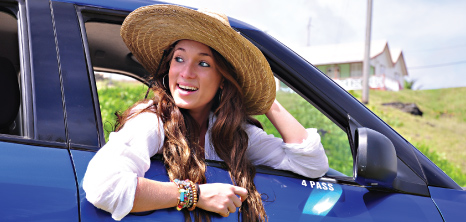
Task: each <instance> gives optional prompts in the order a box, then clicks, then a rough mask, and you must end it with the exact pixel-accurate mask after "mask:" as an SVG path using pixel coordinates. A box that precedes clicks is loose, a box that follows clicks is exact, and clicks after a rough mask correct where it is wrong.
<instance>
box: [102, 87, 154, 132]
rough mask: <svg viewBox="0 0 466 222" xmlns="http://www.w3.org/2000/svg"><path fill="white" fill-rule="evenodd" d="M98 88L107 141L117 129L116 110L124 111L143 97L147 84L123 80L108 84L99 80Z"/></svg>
mask: <svg viewBox="0 0 466 222" xmlns="http://www.w3.org/2000/svg"><path fill="white" fill-rule="evenodd" d="M99 84H100V85H99ZM97 88H98V94H99V102H100V113H101V115H102V123H103V127H104V133H105V141H108V135H109V134H110V132H113V131H114V129H115V122H116V116H115V112H124V111H125V110H126V109H128V108H129V107H130V106H132V105H133V104H134V103H136V102H137V101H139V100H141V99H143V98H144V95H145V93H146V91H147V86H144V85H141V84H131V83H121V82H115V83H113V84H112V85H111V86H107V84H105V83H102V82H99V83H98V85H97Z"/></svg>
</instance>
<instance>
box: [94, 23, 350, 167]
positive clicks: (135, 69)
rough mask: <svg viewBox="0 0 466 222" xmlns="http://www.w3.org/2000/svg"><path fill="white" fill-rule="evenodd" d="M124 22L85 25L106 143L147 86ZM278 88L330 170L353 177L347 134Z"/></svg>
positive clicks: (267, 124)
mask: <svg viewBox="0 0 466 222" xmlns="http://www.w3.org/2000/svg"><path fill="white" fill-rule="evenodd" d="M89 16H92V15H89ZM121 21H122V20H121ZM121 21H119V22H120V23H118V22H115V21H110V20H109V22H105V21H102V18H100V19H99V20H98V21H95V20H93V19H92V17H89V18H88V21H87V22H85V28H86V33H87V40H88V46H89V50H88V51H89V54H90V56H91V62H92V67H93V70H94V78H95V82H96V87H97V92H98V97H99V107H100V110H101V117H102V125H103V131H104V134H105V140H106V141H108V135H109V133H110V132H112V131H113V130H114V128H115V122H116V115H115V112H123V111H125V110H126V109H127V108H128V107H129V106H131V105H132V104H133V103H134V102H136V101H138V100H140V99H143V98H144V94H145V93H146V90H147V86H146V85H145V84H144V77H145V76H146V75H147V73H145V71H144V69H142V67H141V66H140V65H139V63H137V61H136V60H134V58H133V57H132V54H131V53H130V52H129V50H128V49H127V48H126V46H125V45H124V43H123V41H122V40H121V37H120V35H119V29H120V26H121ZM123 76H126V77H123ZM278 86H279V87H277V88H278V89H279V90H278V91H277V100H278V101H279V102H280V103H281V104H282V105H283V106H284V107H285V108H286V109H287V110H288V111H289V112H290V113H291V114H292V115H293V116H294V117H295V118H296V119H297V120H298V121H300V122H301V124H302V125H303V126H304V127H306V128H316V129H317V131H318V132H319V134H320V136H321V138H322V144H323V146H324V148H325V150H326V153H327V156H328V159H329V165H330V167H331V168H333V169H334V170H337V171H339V172H341V173H343V174H345V175H347V176H352V171H353V159H352V155H351V149H350V146H349V142H348V139H347V138H348V137H347V134H346V133H345V132H344V131H343V130H342V129H341V128H339V127H338V126H337V125H336V124H335V123H333V122H332V121H331V120H330V119H329V118H327V117H326V116H325V115H324V114H322V113H321V112H320V111H319V110H318V109H316V108H315V107H314V106H313V105H311V104H310V103H309V102H307V101H306V100H305V99H303V98H302V97H301V96H299V95H298V94H297V93H295V92H293V91H292V90H291V89H290V88H289V87H288V86H286V85H285V84H284V83H282V82H278ZM256 118H257V119H258V120H259V121H261V122H262V124H263V126H264V128H265V131H266V132H267V133H269V134H274V135H275V136H277V137H280V134H279V133H278V132H277V130H276V129H275V128H274V127H273V125H272V124H271V123H270V122H269V121H268V119H267V118H266V117H265V116H264V115H262V116H256Z"/></svg>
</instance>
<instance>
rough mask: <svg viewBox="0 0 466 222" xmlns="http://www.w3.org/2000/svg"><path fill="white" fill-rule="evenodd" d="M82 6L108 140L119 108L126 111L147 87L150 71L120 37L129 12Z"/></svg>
mask: <svg viewBox="0 0 466 222" xmlns="http://www.w3.org/2000/svg"><path fill="white" fill-rule="evenodd" d="M93 12H94V11H93V9H91V8H83V9H82V11H81V13H82V24H84V33H85V34H86V35H85V36H84V39H85V40H87V42H86V43H87V46H88V47H87V51H88V52H87V54H88V57H90V64H89V66H90V67H91V69H92V70H91V73H93V75H94V80H95V87H96V89H95V90H96V92H97V94H98V101H99V106H100V115H101V118H102V122H101V123H102V128H101V129H102V131H103V133H104V137H105V141H107V140H108V135H109V133H110V132H112V131H114V129H115V126H116V124H115V123H116V115H115V113H116V112H123V111H125V110H126V109H127V108H128V107H130V106H131V105H133V104H134V103H135V102H136V101H138V100H141V99H142V98H144V95H145V93H146V91H147V82H146V80H145V78H146V76H147V71H146V70H145V69H144V68H143V67H142V66H141V65H140V64H139V63H138V62H137V60H136V59H134V57H133V56H132V54H131V52H130V51H129V50H128V48H127V47H126V45H125V44H124V42H123V40H122V39H121V37H120V27H121V23H122V22H123V20H124V18H125V16H126V13H123V12H122V13H121V14H119V13H118V12H115V11H111V12H108V14H106V13H102V12H101V11H99V13H93Z"/></svg>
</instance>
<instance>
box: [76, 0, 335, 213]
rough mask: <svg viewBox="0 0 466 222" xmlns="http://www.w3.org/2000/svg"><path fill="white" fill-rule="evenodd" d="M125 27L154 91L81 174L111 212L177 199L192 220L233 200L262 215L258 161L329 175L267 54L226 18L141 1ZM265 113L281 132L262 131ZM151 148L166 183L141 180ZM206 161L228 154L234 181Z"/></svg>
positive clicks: (89, 192)
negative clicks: (281, 96) (212, 175)
mask: <svg viewBox="0 0 466 222" xmlns="http://www.w3.org/2000/svg"><path fill="white" fill-rule="evenodd" d="M121 35H122V38H123V40H124V41H125V43H126V44H127V46H128V48H129V49H130V50H131V52H132V53H133V54H134V56H135V57H136V58H137V59H138V61H139V62H140V63H141V64H142V65H143V66H144V67H145V68H146V69H147V70H148V71H149V72H150V73H152V77H151V81H152V82H153V87H151V90H152V92H153V97H151V99H149V100H144V101H141V102H139V103H137V104H135V105H134V106H133V107H132V108H130V109H129V110H127V111H126V112H125V113H124V114H123V115H122V116H121V118H120V125H119V129H118V130H117V132H114V133H112V134H111V135H110V139H109V142H108V143H107V144H106V145H105V146H104V147H102V148H101V149H100V150H99V152H97V154H96V155H95V156H94V158H93V159H92V160H91V162H90V163H89V166H88V169H87V172H86V175H85V177H84V182H83V183H84V184H83V187H84V190H85V191H86V197H87V199H88V200H89V201H90V202H91V203H92V204H94V205H95V206H96V207H98V208H101V209H104V210H106V211H108V212H110V213H112V217H113V218H114V219H115V220H120V219H122V218H123V217H124V216H126V215H127V214H128V213H130V212H142V211H149V210H157V209H164V208H172V207H176V208H177V209H178V210H182V211H184V212H185V216H186V218H187V219H189V218H190V214H189V211H192V210H194V217H195V220H196V221H199V220H201V219H202V218H204V219H206V218H207V219H208V218H209V215H210V214H211V213H217V214H220V215H221V216H224V217H227V216H229V214H230V213H232V212H236V211H237V210H238V208H239V210H240V212H241V214H239V215H240V216H241V217H242V219H243V221H265V220H267V217H266V213H265V210H264V207H263V204H262V200H261V197H260V194H259V193H258V192H257V190H256V188H255V186H254V183H253V179H254V174H255V170H254V165H267V166H270V167H273V168H276V169H283V170H290V171H293V172H296V173H298V174H301V175H304V176H308V177H314V178H315V177H320V176H322V175H323V174H325V172H326V171H327V169H328V163H327V157H326V155H325V152H324V149H323V147H322V145H321V143H320V137H319V135H318V134H317V132H316V130H315V129H307V130H306V129H304V127H303V126H301V124H300V123H299V122H298V121H296V120H295V119H294V118H293V117H292V116H291V115H290V114H289V113H288V112H287V111H286V110H285V109H284V108H283V107H282V106H281V105H280V104H279V103H278V102H277V101H276V100H275V82H274V78H273V74H272V71H271V69H270V66H269V65H268V63H267V60H266V59H265V57H264V56H263V55H262V53H261V52H260V51H259V50H258V49H257V48H256V47H255V46H254V45H253V44H251V43H250V42H249V41H248V40H246V39H245V38H244V37H242V36H241V35H240V34H238V33H237V32H236V31H234V30H233V29H232V28H231V27H230V26H229V23H228V19H227V17H226V16H224V15H219V14H216V13H212V12H199V11H194V10H191V9H187V8H183V7H179V6H170V5H152V6H146V7H142V8H139V9H137V10H135V11H134V12H132V13H131V14H130V15H129V16H128V17H127V18H126V20H125V22H124V23H123V25H122V28H121ZM264 113H265V115H266V116H267V118H268V119H269V120H270V121H271V122H272V123H273V125H274V126H275V127H276V128H277V130H278V131H279V133H280V134H281V136H282V138H283V139H280V138H275V137H273V136H271V135H267V134H266V133H265V132H264V131H263V130H262V129H261V128H260V124H259V123H258V121H257V120H255V119H253V118H252V117H250V115H258V114H264ZM157 153H161V154H163V160H164V162H165V166H166V168H167V172H168V176H169V178H170V180H172V181H171V182H161V181H154V180H150V179H146V178H144V174H145V172H146V171H147V170H148V169H149V166H150V157H152V156H153V155H155V154H157ZM205 159H211V160H220V161H224V162H225V164H226V166H227V170H228V171H229V172H230V175H231V179H232V184H234V185H232V184H223V183H206V182H207V181H206V176H205V170H206V165H205ZM180 194H181V195H180ZM188 210H189V211H188Z"/></svg>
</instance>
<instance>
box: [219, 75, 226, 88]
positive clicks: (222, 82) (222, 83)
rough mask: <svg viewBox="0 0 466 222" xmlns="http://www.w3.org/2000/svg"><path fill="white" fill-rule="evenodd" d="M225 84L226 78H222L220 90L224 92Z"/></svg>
mask: <svg viewBox="0 0 466 222" xmlns="http://www.w3.org/2000/svg"><path fill="white" fill-rule="evenodd" d="M224 82H225V78H223V77H222V81H221V82H220V89H222V90H223V85H224Z"/></svg>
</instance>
